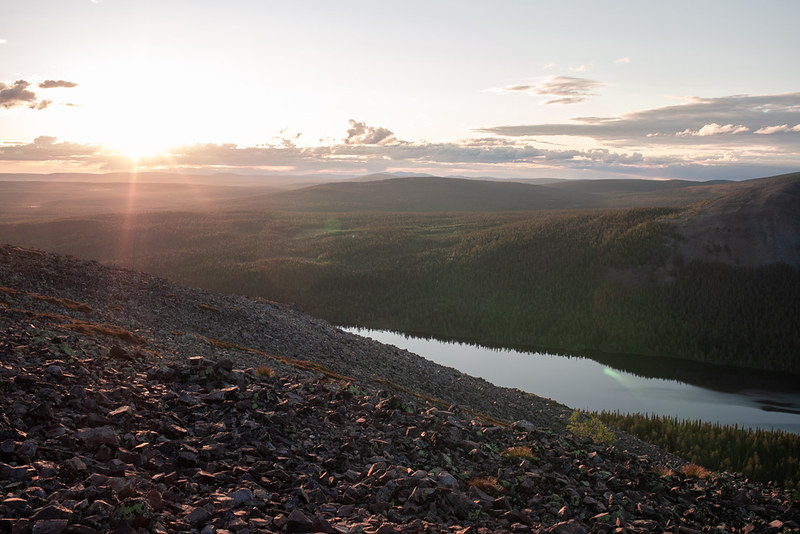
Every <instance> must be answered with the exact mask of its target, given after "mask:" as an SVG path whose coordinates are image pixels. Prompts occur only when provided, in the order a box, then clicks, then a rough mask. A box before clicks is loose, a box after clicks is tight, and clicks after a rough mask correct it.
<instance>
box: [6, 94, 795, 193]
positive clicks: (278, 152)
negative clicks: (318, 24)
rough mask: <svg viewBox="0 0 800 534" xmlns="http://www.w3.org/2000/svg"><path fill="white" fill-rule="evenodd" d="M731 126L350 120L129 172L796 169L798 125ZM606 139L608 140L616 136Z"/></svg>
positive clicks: (174, 154) (156, 159)
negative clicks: (542, 127) (586, 129)
mask: <svg viewBox="0 0 800 534" xmlns="http://www.w3.org/2000/svg"><path fill="white" fill-rule="evenodd" d="M762 103H763V102H762ZM770 103H771V104H770V109H772V110H773V111H776V110H777V109H778V108H779V106H777V105H776V100H774V99H773V100H770ZM584 120H585V121H586V122H585V123H583V125H584V126H590V127H592V128H600V129H603V128H615V127H618V126H619V123H620V122H622V119H620V118H616V119H613V120H609V119H608V118H603V117H593V118H584ZM720 124H722V126H720ZM740 124H741V123H740V122H738V121H731V122H721V123H720V122H718V123H713V122H708V123H705V124H702V125H700V126H697V127H693V128H691V129H690V130H691V131H692V132H693V133H694V135H692V136H677V135H675V133H674V132H675V130H672V131H671V133H669V134H666V136H667V137H670V138H671V139H672V140H673V141H675V140H678V141H680V142H681V143H684V145H688V148H685V146H684V147H683V148H682V147H680V146H679V147H678V149H676V148H675V146H670V145H667V146H666V147H664V146H662V145H657V147H656V148H658V149H659V150H652V146H647V145H646V144H645V147H644V150H639V149H638V148H637V147H636V146H634V143H631V144H629V145H626V146H617V147H614V146H607V145H608V143H602V142H597V143H596V144H595V146H590V147H588V148H582V149H576V148H564V147H562V146H554V145H553V144H552V143H549V142H547V141H541V140H534V139H531V138H529V137H525V136H502V137H501V136H497V135H490V136H476V137H472V138H468V139H461V140H458V141H452V142H423V141H405V140H401V139H397V138H396V136H395V135H394V134H392V133H391V131H390V130H388V129H387V128H377V127H371V126H367V125H366V124H365V123H362V122H358V121H350V124H349V126H350V128H349V129H348V130H347V136H346V137H343V138H341V140H339V141H328V142H323V141H321V142H320V143H319V144H318V145H316V146H302V145H298V144H297V143H295V141H296V139H297V135H296V134H290V133H289V132H283V134H282V135H281V136H279V137H276V138H273V139H272V140H271V141H270V143H268V144H259V145H255V146H238V145H236V144H233V143H221V144H203V143H198V144H193V145H185V146H180V147H174V148H172V149H170V150H168V151H166V153H163V154H160V155H157V156H153V157H149V158H143V159H140V160H138V161H137V162H136V166H137V168H138V170H139V171H146V170H164V169H173V170H184V171H191V172H203V171H209V170H213V171H214V172H243V173H280V174H313V173H337V174H348V175H354V174H369V173H374V172H397V171H405V172H425V173H429V174H439V175H448V174H459V175H472V176H498V177H504V176H505V177H536V176H548V177H565V178H569V177H576V176H582V177H595V178H596V177H624V176H636V177H659V178H671V177H672V178H686V179H716V178H728V179H742V178H753V177H758V176H769V175H774V174H781V173H786V172H792V171H796V170H797V169H798V168H800V154H798V153H797V151H796V150H795V149H794V147H795V146H797V142H796V141H797V139H796V136H797V135H798V132H792V131H791V130H793V129H795V128H796V129H797V130H798V131H800V127H792V128H790V127H789V126H786V127H785V128H784V127H783V125H780V126H777V127H775V126H774V125H773V128H780V129H781V131H780V132H778V131H776V132H775V134H774V135H773V136H772V137H769V136H765V135H757V136H756V135H754V134H753V132H752V131H751V130H748V131H744V132H740V133H737V134H733V133H732V132H734V131H736V129H737V127H738V126H739V125H740ZM786 124H797V123H794V122H787V123H786ZM704 126H709V128H707V130H706V131H707V132H711V131H715V132H725V133H718V134H716V135H704V136H700V135H697V134H698V133H699V132H700V131H701V130H702V129H703V127H704ZM651 127H652V125H651ZM787 130H788V131H787ZM493 133H494V132H493ZM615 135H616V136H617V137H619V135H618V134H615ZM744 136H749V137H755V138H759V139H761V141H762V145H761V146H760V147H759V146H748V147H745V148H740V147H737V146H733V145H730V144H724V145H710V146H708V147H705V148H704V146H703V145H702V144H701V143H700V142H701V141H702V140H704V139H707V138H714V139H720V138H724V139H727V140H738V139H739V138H741V137H744ZM781 137H789V138H794V139H790V141H793V142H792V143H789V144H788V145H787V147H788V148H784V149H781V148H780V147H781V146H783V145H772V144H767V143H765V141H771V140H772V139H773V138H774V139H777V138H781ZM610 139H611V140H613V141H618V139H616V137H614V138H610ZM389 140H391V141H389ZM657 142H661V141H657ZM604 145H606V146H604ZM775 146H778V149H776V148H775ZM662 148H663V149H662ZM0 162H3V163H4V165H3V167H4V168H6V169H8V168H17V169H18V168H20V167H22V168H25V167H26V166H27V168H32V169H42V168H46V167H47V166H48V165H49V166H50V168H58V169H61V170H62V171H64V170H68V169H70V168H76V169H77V170H83V171H86V170H93V171H105V172H108V171H119V170H131V168H132V164H133V163H132V162H131V160H130V159H128V158H126V157H124V156H123V155H122V154H119V153H116V152H114V151H112V150H110V149H108V148H104V147H102V146H99V145H91V144H82V143H70V142H66V141H59V140H58V139H56V138H55V137H51V136H40V137H37V138H36V139H35V140H33V142H30V143H14V144H10V143H6V144H2V143H0ZM14 166H16V167H14ZM13 172H19V171H13ZM39 172H41V171H39Z"/></svg>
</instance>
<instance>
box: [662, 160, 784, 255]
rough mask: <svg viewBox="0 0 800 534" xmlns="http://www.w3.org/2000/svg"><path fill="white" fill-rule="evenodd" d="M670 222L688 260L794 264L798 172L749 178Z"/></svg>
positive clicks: (680, 248) (679, 245)
mask: <svg viewBox="0 0 800 534" xmlns="http://www.w3.org/2000/svg"><path fill="white" fill-rule="evenodd" d="M675 224H676V227H677V229H678V232H679V233H680V234H681V235H682V236H683V237H684V239H683V240H681V241H679V242H678V247H679V251H680V253H681V254H682V255H683V256H684V258H686V259H688V260H693V259H697V260H702V261H719V262H722V263H727V264H730V265H740V266H744V267H757V266H760V265H768V264H772V263H785V264H787V265H795V266H797V265H800V173H794V174H789V175H784V176H778V177H774V178H763V179H761V180H751V181H749V182H748V183H746V184H742V185H740V186H739V187H738V188H736V189H734V190H733V191H732V192H730V193H728V194H727V195H725V196H723V197H721V198H718V199H715V200H713V201H710V202H708V203H707V204H704V205H702V206H701V207H699V208H697V209H696V210H694V211H692V212H689V213H687V214H686V215H684V216H683V217H681V218H680V219H678V220H677V221H675Z"/></svg>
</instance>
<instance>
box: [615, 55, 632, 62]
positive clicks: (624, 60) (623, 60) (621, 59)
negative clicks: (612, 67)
mask: <svg viewBox="0 0 800 534" xmlns="http://www.w3.org/2000/svg"><path fill="white" fill-rule="evenodd" d="M630 62H631V58H629V57H627V56H625V57H618V58H617V59H615V60H614V63H620V64H625V63H630Z"/></svg>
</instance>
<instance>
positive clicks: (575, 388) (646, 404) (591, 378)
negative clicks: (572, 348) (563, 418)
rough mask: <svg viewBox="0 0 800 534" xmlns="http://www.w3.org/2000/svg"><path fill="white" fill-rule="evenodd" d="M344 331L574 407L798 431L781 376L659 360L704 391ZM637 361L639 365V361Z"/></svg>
mask: <svg viewBox="0 0 800 534" xmlns="http://www.w3.org/2000/svg"><path fill="white" fill-rule="evenodd" d="M346 330H348V331H349V332H352V333H355V334H359V335H362V336H366V337H370V338H372V339H375V340H376V341H380V342H381V343H387V344H390V345H394V346H396V347H398V348H402V349H407V350H408V351H410V352H413V353H415V354H418V355H420V356H423V357H424V358H427V359H429V360H431V361H434V362H436V363H438V364H441V365H446V366H448V367H454V368H456V369H458V370H460V371H462V372H464V373H467V374H470V375H472V376H477V377H481V378H484V379H486V380H488V381H489V382H491V383H493V384H495V385H498V386H505V387H513V388H518V389H521V390H523V391H527V392H530V393H534V394H536V395H538V396H540V397H549V398H551V399H553V400H556V401H558V402H560V403H562V404H566V405H567V406H570V407H572V408H579V409H586V410H597V411H599V410H610V411H613V410H619V411H620V412H623V413H626V412H637V413H653V414H658V415H671V416H677V417H679V418H681V419H692V420H695V419H700V420H702V421H708V422H712V423H713V422H719V423H721V424H729V425H734V424H736V425H739V426H740V427H749V428H764V429H768V430H769V429H782V430H786V431H789V432H794V433H798V434H800V390H798V389H797V384H796V383H795V382H794V381H792V380H790V381H787V380H785V379H784V380H782V378H785V377H780V376H770V375H768V374H765V373H760V374H758V377H757V384H755V383H754V382H756V380H754V379H753V376H754V374H753V373H752V372H742V371H739V370H736V371H734V370H731V369H729V368H724V367H715V366H709V365H703V364H692V363H691V362H680V361H677V362H676V361H675V360H669V361H668V362H667V363H666V364H664V363H663V362H662V364H661V366H660V368H661V369H662V370H663V373H666V374H667V375H669V376H676V375H677V376H685V377H689V376H691V377H695V376H700V377H705V378H706V379H707V383H708V384H710V386H709V387H701V386H698V385H691V384H688V383H686V382H685V381H680V380H676V379H664V378H653V377H652V375H653V372H652V371H650V372H643V371H641V370H637V371H636V372H637V373H639V374H634V373H632V372H626V371H623V370H621V369H622V368H624V365H619V364H618V363H617V364H615V365H614V366H611V365H609V364H606V363H599V362H598V361H595V360H592V359H589V358H577V357H566V356H555V355H551V354H542V353H537V352H520V351H516V350H508V349H495V348H489V347H481V346H475V345H467V344H462V343H453V342H446V341H439V340H435V339H422V338H415V337H407V336H405V335H403V334H397V333H394V332H387V331H379V330H367V329H357V328H349V329H346ZM636 360H637V361H638V365H639V367H641V362H642V358H641V357H639V358H636ZM681 366H684V367H686V366H688V367H689V368H683V369H680V367H681ZM655 367H656V368H659V366H658V365H656V366H655ZM663 373H662V376H663ZM641 374H645V375H650V376H649V377H648V376H641ZM772 379H774V383H771V382H770V380H772Z"/></svg>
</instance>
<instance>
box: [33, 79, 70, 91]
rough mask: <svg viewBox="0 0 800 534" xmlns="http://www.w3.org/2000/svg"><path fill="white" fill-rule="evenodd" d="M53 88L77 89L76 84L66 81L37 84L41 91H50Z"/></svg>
mask: <svg viewBox="0 0 800 534" xmlns="http://www.w3.org/2000/svg"><path fill="white" fill-rule="evenodd" d="M54 87H78V84H77V83H75V82H68V81H66V80H45V81H43V82H42V83H40V84H39V88H41V89H52V88H54Z"/></svg>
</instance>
